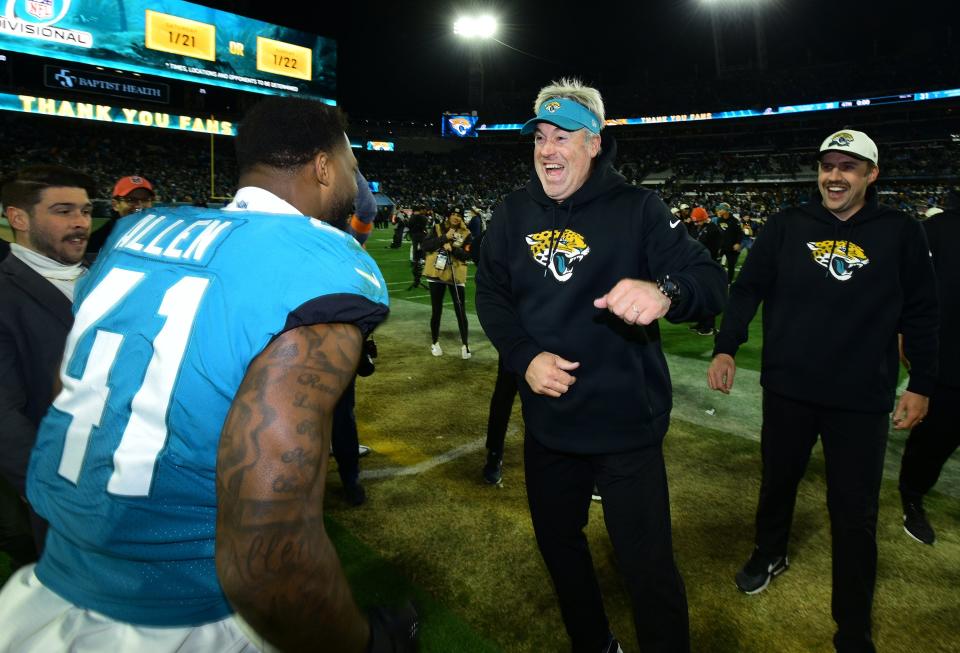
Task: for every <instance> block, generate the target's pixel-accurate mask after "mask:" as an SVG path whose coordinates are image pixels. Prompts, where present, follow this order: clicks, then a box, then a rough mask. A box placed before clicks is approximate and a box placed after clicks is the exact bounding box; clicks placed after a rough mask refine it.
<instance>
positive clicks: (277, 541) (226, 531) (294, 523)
mask: <svg viewBox="0 0 960 653" xmlns="http://www.w3.org/2000/svg"><path fill="white" fill-rule="evenodd" d="M362 342H363V338H362V336H361V334H360V331H359V330H358V329H357V328H356V327H354V326H350V325H344V324H324V325H313V326H309V327H300V328H297V329H294V330H292V331H289V332H287V333H284V334H283V335H281V336H280V337H279V338H277V339H276V340H275V341H274V342H273V343H271V344H270V346H269V347H267V348H266V349H265V350H264V351H263V352H262V353H261V354H260V355H259V356H258V357H257V358H256V359H255V360H254V361H253V363H251V365H250V368H249V369H248V370H247V374H246V376H245V377H244V380H243V383H242V385H241V386H240V389H239V390H238V391H237V395H236V397H235V398H234V401H233V405H232V406H231V408H230V412H229V414H228V415H227V420H226V422H225V424H224V427H223V433H222V434H221V437H220V449H219V453H218V459H217V544H216V562H217V573H218V575H219V578H220V583H221V585H222V586H223V589H224V592H225V593H226V595H227V598H228V599H229V600H230V602H231V604H232V605H233V606H234V608H235V609H236V610H237V611H238V612H239V613H240V614H241V615H242V616H243V617H244V619H246V620H247V622H248V623H249V624H250V625H251V626H253V627H254V628H255V629H256V630H257V632H258V633H259V634H260V635H262V636H263V637H264V638H266V639H267V640H268V641H270V642H271V643H272V644H274V645H275V646H277V647H279V648H280V649H281V650H284V651H301V650H312V649H313V648H315V647H316V646H317V643H318V642H324V648H325V650H329V651H345V652H354V651H357V652H359V651H363V650H365V649H366V645H367V641H368V639H369V626H368V623H367V620H366V619H365V618H364V616H363V615H362V614H361V612H360V610H359V609H358V608H357V605H356V603H355V602H354V600H353V596H352V595H351V593H350V588H349V586H348V585H347V580H346V578H345V576H344V574H343V569H342V568H341V566H340V560H339V558H338V557H337V553H336V551H335V550H334V548H333V544H332V543H331V542H330V539H329V538H328V537H327V533H326V531H325V529H324V524H323V494H324V484H325V482H326V476H327V462H328V458H329V451H330V431H331V423H332V416H333V408H334V405H335V404H336V402H337V400H338V399H339V398H340V395H341V394H342V393H343V391H344V389H345V388H346V387H347V385H348V384H349V383H350V381H351V380H352V379H353V376H354V372H355V370H356V368H357V362H358V361H359V358H360V351H361V346H362Z"/></svg>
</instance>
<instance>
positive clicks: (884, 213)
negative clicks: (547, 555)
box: [707, 129, 939, 653]
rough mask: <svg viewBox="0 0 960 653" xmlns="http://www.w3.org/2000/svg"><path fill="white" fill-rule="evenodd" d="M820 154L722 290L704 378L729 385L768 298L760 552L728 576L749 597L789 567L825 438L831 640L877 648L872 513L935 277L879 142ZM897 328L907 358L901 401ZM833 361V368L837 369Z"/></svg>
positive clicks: (827, 148) (926, 350)
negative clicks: (807, 188) (891, 197)
mask: <svg viewBox="0 0 960 653" xmlns="http://www.w3.org/2000/svg"><path fill="white" fill-rule="evenodd" d="M817 158H818V160H819V163H818V172H817V187H818V189H819V191H820V196H821V201H820V202H808V203H806V204H802V205H800V206H797V207H791V208H787V209H785V210H784V211H782V212H780V213H778V214H777V215H776V216H775V217H773V218H771V219H770V220H769V221H768V222H767V226H766V227H765V228H764V230H763V232H762V233H761V234H760V235H759V236H758V237H757V239H756V241H755V242H754V244H753V247H752V248H751V250H750V256H748V257H747V259H746V262H745V263H744V265H743V267H742V268H741V270H740V275H739V276H738V277H737V279H736V281H734V283H733V286H732V287H731V289H730V301H729V302H728V304H727V308H726V310H725V311H724V318H723V324H722V325H721V327H720V333H718V334H717V338H716V343H715V345H714V350H713V353H714V357H713V361H712V362H711V364H710V368H709V370H708V371H707V382H708V385H709V387H710V388H711V389H713V390H719V391H720V392H723V393H729V392H730V390H731V389H732V388H733V382H734V376H735V373H736V364H735V362H734V357H735V356H736V353H737V350H738V349H739V347H740V345H742V344H743V343H744V342H746V340H747V328H748V326H749V324H750V321H751V320H752V319H753V317H754V315H755V314H756V312H757V309H758V307H759V306H760V304H763V362H762V363H761V368H760V384H761V386H763V424H762V426H761V431H760V458H761V461H762V463H763V466H762V472H761V473H762V476H761V482H760V496H759V500H758V502H757V513H756V522H755V528H756V531H755V540H754V545H755V546H754V550H753V552H752V553H751V555H750V558H749V560H747V562H746V564H744V566H743V567H742V568H741V570H740V571H739V572H737V574H736V576H735V580H736V584H737V587H738V588H739V589H740V591H742V592H744V593H745V594H757V593H759V592H762V591H764V590H765V589H766V588H767V587H768V586H769V584H770V582H771V581H772V580H773V579H774V577H776V576H778V575H780V574H782V573H784V572H785V571H787V570H788V568H789V566H790V560H789V559H788V547H789V543H790V534H791V526H792V522H793V513H794V506H795V504H796V499H797V489H798V486H799V484H800V481H801V479H802V478H803V477H804V474H805V473H806V469H807V463H808V462H809V460H810V453H811V450H812V449H813V447H814V445H815V444H816V442H817V441H818V440H819V441H820V443H821V446H822V448H823V457H824V460H825V461H826V472H825V477H826V478H825V480H826V486H827V507H828V509H829V513H830V536H831V545H832V553H833V577H832V590H833V596H832V601H831V613H832V616H833V618H834V620H835V621H836V624H837V631H836V634H835V635H834V638H833V643H834V646H835V648H836V650H837V651H838V653H875V651H876V648H875V646H874V644H873V635H872V608H873V594H874V587H875V585H876V578H877V513H878V505H879V495H880V484H881V480H882V478H883V468H884V467H883V459H884V454H885V453H886V448H887V433H888V431H889V428H890V421H891V420H890V417H891V416H890V412H891V410H892V411H893V427H894V428H895V429H899V430H909V429H911V428H913V427H914V426H915V425H916V424H919V423H920V422H921V421H922V420H923V419H924V417H925V416H926V414H927V408H928V404H929V397H930V395H931V393H932V392H933V391H934V389H935V387H936V380H937V372H936V369H937V349H938V345H937V340H938V335H937V332H938V323H939V320H938V300H937V291H936V280H935V277H934V271H933V266H932V264H931V262H930V251H929V248H928V245H927V240H926V238H925V237H924V234H923V228H922V227H921V226H920V224H919V223H918V222H917V221H916V220H915V219H914V218H913V217H911V216H909V215H907V214H906V213H904V212H902V211H898V210H896V209H894V208H892V207H889V206H884V205H883V204H881V203H880V202H879V200H878V196H877V191H876V189H875V187H874V182H875V181H876V180H877V176H878V175H879V168H878V167H877V162H878V160H879V157H878V156H877V146H876V144H875V143H874V142H873V140H871V139H870V137H869V136H867V135H866V134H864V133H863V132H859V131H856V130H853V129H841V130H839V131H836V132H834V133H832V134H830V136H828V137H827V138H826V139H824V140H823V142H822V143H821V145H820V149H819V150H818V152H817ZM824 306H829V307H842V309H843V310H842V316H843V318H842V319H830V318H829V317H828V318H825V317H824V313H823V312H822V311H821V310H819V309H820V308H821V307H824ZM898 334H902V335H903V348H904V355H905V357H906V358H907V359H908V360H909V361H910V368H909V372H910V379H909V381H908V382H907V386H906V389H905V390H903V391H902V392H900V396H899V398H898V397H897V382H898V359H899V353H898V351H897V335H898ZM800 343H802V346H800ZM908 350H909V351H908ZM811 353H812V354H813V355H811ZM837 361H838V362H839V364H840V368H838V369H839V370H840V373H832V372H831V371H829V370H830V369H831V367H830V366H831V362H837ZM853 370H855V372H852V376H851V374H849V373H847V372H850V371H853ZM802 529H803V526H802V525H797V530H802ZM795 553H797V554H798V559H799V560H800V563H801V564H803V563H804V562H807V561H804V560H803V558H802V556H803V553H802V551H796V552H795Z"/></svg>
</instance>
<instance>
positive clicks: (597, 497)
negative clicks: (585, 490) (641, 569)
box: [590, 483, 603, 501]
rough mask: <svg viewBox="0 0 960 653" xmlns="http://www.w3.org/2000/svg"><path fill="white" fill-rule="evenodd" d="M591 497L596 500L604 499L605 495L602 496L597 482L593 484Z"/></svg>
mask: <svg viewBox="0 0 960 653" xmlns="http://www.w3.org/2000/svg"><path fill="white" fill-rule="evenodd" d="M590 498H591V499H593V500H594V501H603V497H602V496H600V490H598V489H597V484H596V483H594V484H593V493H592V494H591V495H590Z"/></svg>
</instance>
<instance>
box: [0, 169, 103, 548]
mask: <svg viewBox="0 0 960 653" xmlns="http://www.w3.org/2000/svg"><path fill="white" fill-rule="evenodd" d="M93 188H94V182H93V180H92V179H91V178H90V177H88V176H87V175H85V174H83V173H81V172H78V171H76V170H72V169H70V168H64V167H61V166H52V165H43V166H31V167H28V168H24V169H23V170H21V171H20V172H18V173H17V174H16V175H15V176H14V177H13V178H12V179H11V180H9V181H8V182H7V183H5V184H4V185H3V188H2V190H0V195H2V202H3V206H4V215H5V216H6V218H7V220H8V221H9V222H10V228H11V229H12V230H13V234H14V242H13V243H12V244H11V245H10V255H9V256H7V257H6V259H4V260H3V262H2V263H0V476H2V477H3V479H4V480H5V482H6V483H8V484H9V485H10V486H11V487H12V488H13V489H14V490H15V491H16V493H17V495H19V496H20V497H25V496H26V490H25V484H26V475H27V463H28V462H29V459H30V450H31V449H32V448H33V444H34V441H35V439H36V434H37V426H38V425H39V424H40V419H41V418H42V417H43V415H44V413H46V411H47V407H48V406H49V405H50V402H51V401H52V400H53V392H54V390H53V384H54V378H55V377H56V371H57V367H58V366H59V364H60V358H61V356H62V354H63V347H64V343H65V342H66V338H67V332H68V331H69V330H70V327H71V325H72V324H73V315H72V312H71V304H72V302H73V288H74V284H75V283H76V281H77V279H79V278H80V277H81V276H83V274H84V273H85V272H86V268H85V267H84V266H83V264H82V261H83V255H84V253H85V252H86V248H87V240H88V239H89V237H90V224H91V223H90V214H91V211H92V204H91V202H90V196H91V194H92V193H93ZM30 517H31V522H32V526H33V532H34V540H35V543H36V546H37V549H38V551H39V550H40V549H42V548H43V537H44V535H45V533H46V525H45V524H44V523H43V522H42V520H40V518H39V517H37V516H36V515H35V514H33V513H31V515H30Z"/></svg>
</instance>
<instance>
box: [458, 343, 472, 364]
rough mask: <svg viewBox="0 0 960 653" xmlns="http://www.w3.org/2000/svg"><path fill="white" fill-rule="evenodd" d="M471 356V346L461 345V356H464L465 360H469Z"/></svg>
mask: <svg viewBox="0 0 960 653" xmlns="http://www.w3.org/2000/svg"><path fill="white" fill-rule="evenodd" d="M471 356H473V354H471V353H470V348H469V347H467V346H466V345H463V346H462V347H460V358H462V359H463V360H469V359H470V357H471Z"/></svg>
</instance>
